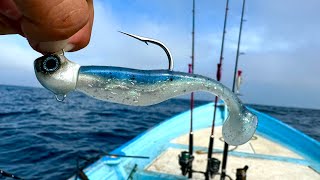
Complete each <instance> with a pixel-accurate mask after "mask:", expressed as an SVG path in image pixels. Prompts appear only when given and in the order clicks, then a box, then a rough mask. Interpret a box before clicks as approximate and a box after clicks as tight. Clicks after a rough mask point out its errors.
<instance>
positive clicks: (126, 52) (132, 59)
mask: <svg viewBox="0 0 320 180" xmlns="http://www.w3.org/2000/svg"><path fill="white" fill-rule="evenodd" d="M94 4H95V22H94V27H93V34H92V39H91V42H90V44H89V46H88V47H87V48H85V49H83V50H81V51H78V52H74V53H67V54H66V56H67V57H68V58H69V59H71V60H73V61H75V62H77V63H79V64H81V65H110V66H123V67H130V68H139V69H159V68H161V69H163V68H166V67H167V60H166V56H165V54H164V52H163V51H162V50H161V49H160V48H159V47H155V46H153V45H150V46H146V45H145V44H144V43H141V42H139V41H137V40H134V39H132V38H129V37H127V36H124V35H122V34H120V33H118V32H117V31H119V30H121V31H125V32H129V33H133V34H137V35H141V36H146V37H152V38H154V39H158V40H160V41H162V42H163V43H165V44H166V45H167V46H168V47H169V48H170V50H171V53H172V55H173V57H174V60H175V70H176V71H187V67H188V66H187V64H188V63H190V61H191V59H190V55H191V27H192V24H191V23H192V22H191V19H192V11H191V10H192V0H174V1H170V0H153V1H148V0H130V1H129V0H122V1H118V0H110V1H99V0H95V1H94ZM241 5H242V1H234V0H233V1H232V0H230V7H229V8H230V11H229V19H228V25H227V34H226V42H225V55H224V57H225V58H224V65H223V75H222V82H223V83H224V84H225V85H227V86H229V87H231V82H232V76H233V65H234V60H235V55H236V54H235V53H236V44H237V37H238V30H239V23H240V13H241ZM318 7H320V1H318V0H306V1H301V0H300V1H299V0H291V1H290V0H283V1H276V0H268V1H266V0H265V1H254V0H247V3H246V14H245V19H247V22H245V24H244V28H243V36H242V43H241V45H242V46H241V51H243V52H245V55H243V56H241V57H240V62H239V67H240V69H241V70H243V78H244V82H243V85H242V89H241V92H242V94H244V96H242V97H241V99H242V100H243V101H244V102H247V103H255V104H268V105H278V106H294V107H307V108H317V109H320V95H319V92H320V80H319V78H318V74H319V67H320V61H319V57H320V51H319V49H320V35H319V32H320V23H319V20H318V17H320V11H318ZM224 9H225V1H222V0H215V1H209V0H202V1H197V2H196V35H195V38H196V47H195V58H196V59H195V61H196V64H195V73H197V74H202V75H205V76H209V77H212V78H213V77H215V72H216V64H217V62H218V60H219V54H220V44H221V36H222V27H223V17H224ZM39 56H40V54H39V53H37V52H34V51H33V50H32V49H31V48H30V47H29V45H28V43H27V42H26V41H25V39H23V38H21V37H19V36H16V35H6V36H1V37H0V59H1V60H0V84H11V85H23V86H40V85H39V83H38V82H37V80H36V78H35V76H34V72H33V60H34V59H36V58H37V57H39ZM199 98H203V97H200V95H199Z"/></svg>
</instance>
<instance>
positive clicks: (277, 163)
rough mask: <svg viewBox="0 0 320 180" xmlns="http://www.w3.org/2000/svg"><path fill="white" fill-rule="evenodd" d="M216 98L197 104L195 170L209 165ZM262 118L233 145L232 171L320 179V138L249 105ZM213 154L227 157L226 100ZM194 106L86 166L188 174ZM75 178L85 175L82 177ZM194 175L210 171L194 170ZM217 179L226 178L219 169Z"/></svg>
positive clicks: (120, 174)
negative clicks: (183, 158)
mask: <svg viewBox="0 0 320 180" xmlns="http://www.w3.org/2000/svg"><path fill="white" fill-rule="evenodd" d="M213 107H214V104H213V103H209V104H206V105H203V106H200V107H197V108H195V109H194V110H193V114H194V126H193V128H194V162H193V167H194V170H195V171H205V168H206V164H207V152H208V151H207V147H208V143H209V141H208V140H209V138H208V136H209V134H210V129H211V123H212V118H213V113H212V111H213ZM248 108H249V110H250V111H251V112H253V113H254V114H256V115H257V116H258V118H259V125H258V128H257V131H256V134H255V136H254V137H253V138H252V139H251V140H250V141H249V142H247V143H245V144H243V145H241V146H238V147H234V146H230V148H229V156H228V166H227V169H226V173H227V176H228V177H231V178H232V179H236V178H235V177H236V175H237V169H243V168H244V167H248V169H247V171H246V177H247V178H248V179H320V151H319V149H320V143H319V142H318V141H316V140H314V139H312V138H311V137H309V136H307V135H305V134H304V133H302V132H300V131H298V130H296V129H294V128H292V127H290V126H288V125H286V124H285V123H283V122H281V121H280V120H278V119H275V118H273V117H271V116H268V115H267V114H264V113H261V112H259V111H256V110H254V109H252V108H250V107H248ZM216 113H217V114H216V129H215V139H216V140H215V142H214V151H213V157H215V158H217V159H219V161H221V159H222V150H223V139H222V135H221V125H222V123H223V120H224V119H225V117H226V116H227V110H226V108H225V107H224V106H219V107H218V108H217V111H216ZM189 119H190V111H186V112H183V113H181V114H179V115H177V116H174V117H172V118H170V119H167V120H165V121H164V122H162V123H160V124H159V125H157V126H155V127H153V128H152V129H149V130H148V131H146V132H144V133H142V134H140V135H138V136H137V137H136V138H134V139H132V140H131V141H129V142H127V143H125V144H123V145H122V146H120V147H118V148H117V149H115V150H113V151H112V152H110V155H106V156H104V157H102V158H100V159H99V160H98V161H96V162H94V163H93V164H91V165H89V166H88V167H86V168H84V169H83V171H82V172H83V174H85V177H87V178H88V179H90V180H91V179H92V180H102V179H108V180H113V179H114V180H117V179H120V180H121V179H139V180H144V179H188V177H187V176H183V175H182V171H181V167H180V165H179V155H180V154H181V152H183V151H188V137H189V127H188V125H187V124H188V121H189ZM73 179H79V180H80V179H84V178H80V176H78V178H76V176H73V177H71V178H70V180H73ZM193 179H204V175H203V174H202V173H201V172H200V173H195V172H194V173H193ZM213 179H220V175H219V174H215V175H213Z"/></svg>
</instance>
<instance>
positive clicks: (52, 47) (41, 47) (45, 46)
mask: <svg viewBox="0 0 320 180" xmlns="http://www.w3.org/2000/svg"><path fill="white" fill-rule="evenodd" d="M66 46H67V40H60V41H49V42H39V43H38V46H37V51H39V52H42V53H54V52H58V51H60V50H62V49H64V48H65V47H66ZM65 51H66V50H65Z"/></svg>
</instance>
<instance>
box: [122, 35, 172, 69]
mask: <svg viewBox="0 0 320 180" xmlns="http://www.w3.org/2000/svg"><path fill="white" fill-rule="evenodd" d="M119 32H120V33H122V34H125V35H127V36H130V37H133V38H135V39H138V40H140V41H142V42H144V43H146V44H147V45H149V44H148V42H149V43H152V44H155V45H158V46H160V47H161V48H162V49H163V50H164V52H165V53H166V54H167V57H168V61H169V67H168V69H169V70H170V71H172V70H173V58H172V56H171V53H170V51H169V49H168V48H167V47H166V46H165V45H164V44H163V43H162V42H160V41H158V40H155V39H151V38H147V37H142V36H138V35H134V34H129V33H125V32H122V31H119Z"/></svg>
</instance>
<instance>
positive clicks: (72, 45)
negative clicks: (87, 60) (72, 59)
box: [63, 43, 74, 52]
mask: <svg viewBox="0 0 320 180" xmlns="http://www.w3.org/2000/svg"><path fill="white" fill-rule="evenodd" d="M73 48H74V44H70V43H68V44H67V45H66V46H65V47H64V48H63V50H64V51H66V52H67V51H71V50H73Z"/></svg>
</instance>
